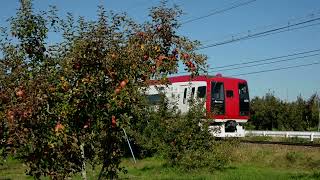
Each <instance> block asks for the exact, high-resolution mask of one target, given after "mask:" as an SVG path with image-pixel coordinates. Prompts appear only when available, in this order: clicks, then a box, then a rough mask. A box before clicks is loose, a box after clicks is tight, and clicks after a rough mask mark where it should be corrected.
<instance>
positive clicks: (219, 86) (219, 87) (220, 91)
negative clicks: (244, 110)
mask: <svg viewBox="0 0 320 180" xmlns="http://www.w3.org/2000/svg"><path fill="white" fill-rule="evenodd" d="M212 97H213V98H214V99H215V100H224V88H223V83H220V82H217V83H215V82H213V83H212Z"/></svg>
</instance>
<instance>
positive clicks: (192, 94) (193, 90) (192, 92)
mask: <svg viewBox="0 0 320 180" xmlns="http://www.w3.org/2000/svg"><path fill="white" fill-rule="evenodd" d="M195 91H196V88H195V87H193V88H192V89H191V99H193V98H194V92H195Z"/></svg>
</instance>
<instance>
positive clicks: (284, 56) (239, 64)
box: [177, 49, 320, 74]
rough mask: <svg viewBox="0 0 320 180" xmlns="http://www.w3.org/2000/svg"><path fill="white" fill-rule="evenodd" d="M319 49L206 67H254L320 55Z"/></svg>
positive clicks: (227, 68) (185, 72) (221, 69)
mask: <svg viewBox="0 0 320 180" xmlns="http://www.w3.org/2000/svg"><path fill="white" fill-rule="evenodd" d="M319 51H320V49H314V50H309V51H303V52H297V53H291V54H287V55H282V56H275V57H270V58H264V59H258V60H251V61H247V62H242V63H235V64H228V65H223V66H218V67H212V68H208V69H215V71H210V72H217V71H223V70H229V69H230V70H231V69H240V68H243V67H254V66H257V65H264V64H272V63H277V62H283V61H291V60H294V59H302V58H307V57H312V56H317V55H320V53H316V52H319ZM310 53H316V54H311V55H310ZM308 54H309V55H308ZM298 55H304V56H299V57H295V56H298ZM283 58H289V59H283ZM276 59H282V60H277V61H271V60H276ZM268 61H271V62H268ZM261 62H262V63H261ZM255 63H259V64H255ZM248 64H253V65H248ZM243 65H247V66H243ZM237 66H241V67H237ZM216 69H220V70H216ZM188 73H189V72H187V71H184V72H179V73H177V74H188Z"/></svg>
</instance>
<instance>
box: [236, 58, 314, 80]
mask: <svg viewBox="0 0 320 180" xmlns="http://www.w3.org/2000/svg"><path fill="white" fill-rule="evenodd" d="M317 64H320V62H319V61H317V62H314V63H308V64H300V65H296V66H287V67H282V68H275V69H267V70H261V71H253V72H248V73H239V74H233V75H231V76H243V75H249V74H259V73H264V72H271V71H279V70H286V69H293V68H299V67H306V66H312V65H317Z"/></svg>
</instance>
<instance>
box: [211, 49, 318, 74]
mask: <svg viewBox="0 0 320 180" xmlns="http://www.w3.org/2000/svg"><path fill="white" fill-rule="evenodd" d="M319 55H320V54H319V53H318V54H311V55H307V56H300V57H295V58H289V59H282V60H277V61H271V62H264V63H259V64H254V65H247V66H240V67H233V68H227V69H220V70H215V71H210V73H212V72H219V71H222V72H223V71H230V70H236V69H241V68H248V67H255V66H261V65H267V64H274V63H279V62H287V61H293V60H297V59H303V58H307V57H314V56H319Z"/></svg>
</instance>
